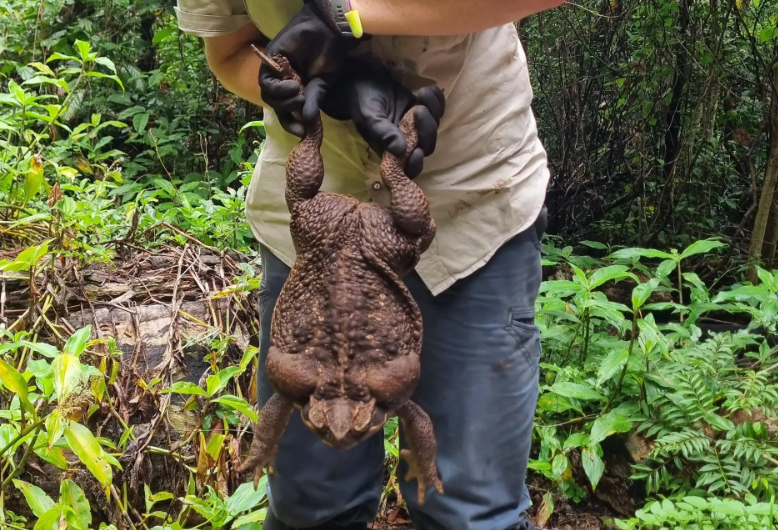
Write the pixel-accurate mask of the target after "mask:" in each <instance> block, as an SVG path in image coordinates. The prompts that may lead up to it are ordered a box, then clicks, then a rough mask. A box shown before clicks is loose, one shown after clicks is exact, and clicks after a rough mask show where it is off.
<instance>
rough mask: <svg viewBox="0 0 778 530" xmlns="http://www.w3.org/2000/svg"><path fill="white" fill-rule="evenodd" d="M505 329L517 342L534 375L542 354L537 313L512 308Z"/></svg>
mask: <svg viewBox="0 0 778 530" xmlns="http://www.w3.org/2000/svg"><path fill="white" fill-rule="evenodd" d="M505 328H506V329H507V330H508V332H509V333H510V334H511V335H512V336H513V338H514V339H515V340H516V346H517V347H518V348H519V350H520V351H521V353H522V355H523V356H524V359H525V360H526V361H527V366H528V367H529V369H530V370H531V371H532V373H533V374H534V373H535V372H536V371H537V370H538V365H539V363H540V353H541V347H540V328H539V327H538V325H537V324H535V312H534V311H533V310H527V309H522V308H515V307H512V308H510V310H509V311H508V323H507V325H506V326H505Z"/></svg>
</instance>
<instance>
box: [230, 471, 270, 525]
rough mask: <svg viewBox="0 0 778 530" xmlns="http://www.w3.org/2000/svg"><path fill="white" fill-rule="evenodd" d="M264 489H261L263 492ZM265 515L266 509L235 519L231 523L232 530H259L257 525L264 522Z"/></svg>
mask: <svg viewBox="0 0 778 530" xmlns="http://www.w3.org/2000/svg"><path fill="white" fill-rule="evenodd" d="M262 478H265V477H262ZM264 489H265V488H262V490H263V491H264ZM266 515H267V508H260V509H259V510H257V511H254V512H251V513H247V514H246V515H243V516H241V517H238V518H237V519H235V522H234V523H232V528H233V529H234V530H261V529H262V526H259V524H258V523H261V522H263V521H264V520H265V517H266Z"/></svg>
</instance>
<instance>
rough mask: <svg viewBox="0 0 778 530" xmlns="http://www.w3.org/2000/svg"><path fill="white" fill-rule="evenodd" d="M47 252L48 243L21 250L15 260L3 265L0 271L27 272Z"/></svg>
mask: <svg viewBox="0 0 778 530" xmlns="http://www.w3.org/2000/svg"><path fill="white" fill-rule="evenodd" d="M48 251H49V243H48V241H46V242H44V243H41V244H40V245H36V246H34V247H29V248H26V249H24V250H22V251H21V252H20V253H19V255H18V256H16V259H15V260H13V261H12V262H10V263H4V264H3V265H1V266H0V270H6V271H13V272H18V271H28V270H30V268H31V267H33V266H35V265H36V264H37V263H38V262H39V261H40V260H41V259H42V258H43V257H44V256H45V255H46V254H47V253H48Z"/></svg>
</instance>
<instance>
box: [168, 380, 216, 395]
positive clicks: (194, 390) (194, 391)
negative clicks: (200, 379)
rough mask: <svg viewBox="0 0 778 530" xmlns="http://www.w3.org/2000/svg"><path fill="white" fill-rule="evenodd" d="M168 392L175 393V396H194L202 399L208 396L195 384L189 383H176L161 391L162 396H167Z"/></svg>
mask: <svg viewBox="0 0 778 530" xmlns="http://www.w3.org/2000/svg"><path fill="white" fill-rule="evenodd" d="M170 392H175V393H176V394H184V395H196V396H203V397H207V396H208V394H206V393H205V390H203V389H202V388H200V387H199V386H197V385H196V384H194V383H191V382H189V381H176V382H175V383H173V384H172V385H171V386H170V387H169V388H166V389H164V390H162V393H163V394H168V393H170Z"/></svg>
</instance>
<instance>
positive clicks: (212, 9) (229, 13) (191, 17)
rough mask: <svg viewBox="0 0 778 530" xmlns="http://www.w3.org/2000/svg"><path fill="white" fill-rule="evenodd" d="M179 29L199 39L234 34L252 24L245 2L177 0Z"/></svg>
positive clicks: (242, 0)
mask: <svg viewBox="0 0 778 530" xmlns="http://www.w3.org/2000/svg"><path fill="white" fill-rule="evenodd" d="M175 10H176V17H177V18H178V27H179V28H180V29H181V31H183V32H184V33H188V34H190V35H195V36H197V37H217V36H219V35H225V34H227V33H232V32H233V31H235V30H237V29H240V28H241V27H243V26H245V25H246V24H248V23H250V22H251V19H250V18H249V16H248V12H247V11H246V4H245V3H244V0H177V5H176V6H175Z"/></svg>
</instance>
